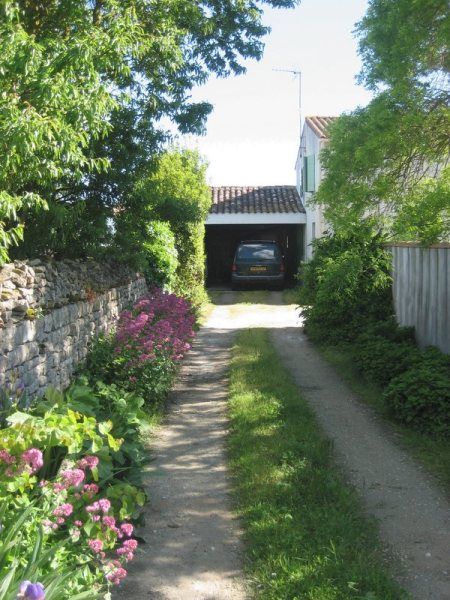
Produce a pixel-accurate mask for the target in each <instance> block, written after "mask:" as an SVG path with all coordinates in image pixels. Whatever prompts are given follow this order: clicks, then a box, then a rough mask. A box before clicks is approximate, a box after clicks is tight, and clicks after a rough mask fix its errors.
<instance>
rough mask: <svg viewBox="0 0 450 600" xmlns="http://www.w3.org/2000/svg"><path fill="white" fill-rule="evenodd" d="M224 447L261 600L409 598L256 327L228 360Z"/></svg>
mask: <svg viewBox="0 0 450 600" xmlns="http://www.w3.org/2000/svg"><path fill="white" fill-rule="evenodd" d="M230 419H231V427H230V436H229V454H230V461H231V466H232V470H233V474H234V479H235V486H234V490H235V492H234V494H235V502H236V507H237V510H238V513H239V515H240V517H241V519H242V523H243V526H244V530H245V538H246V544H245V547H246V564H247V575H248V577H249V578H250V580H251V581H252V582H253V584H254V586H253V589H254V592H255V597H257V598H261V599H267V600H269V599H270V600H346V599H356V598H358V599H365V600H376V599H378V600H394V599H400V598H406V597H407V596H406V594H405V593H404V592H402V591H401V590H400V588H399V587H398V586H397V584H396V583H394V582H393V580H392V579H391V577H390V575H389V573H388V569H387V566H386V559H385V558H384V557H383V553H382V551H381V547H380V544H379V542H378V540H377V530H376V526H375V524H374V522H373V521H371V520H369V519H368V518H367V517H366V516H365V515H364V513H363V510H362V507H361V504H360V500H359V499H358V497H357V495H356V493H355V491H354V490H353V489H352V488H350V487H348V486H347V485H346V484H345V483H344V481H343V477H342V475H341V473H340V472H339V470H338V468H337V467H336V465H335V464H334V462H333V458H332V447H331V443H330V442H329V440H328V439H327V438H326V437H325V436H324V435H323V433H322V431H321V429H320V428H319V426H318V424H317V423H316V421H315V418H314V416H313V414H312V412H311V410H310V409H309V407H308V404H307V403H306V401H305V400H304V399H303V398H302V397H301V396H300V394H299V392H298V389H297V387H296V385H295V384H294V382H293V381H292V379H291V377H290V375H289V374H288V373H287V371H286V370H285V369H284V367H283V366H282V365H281V363H280V360H279V358H278V356H277V354H276V352H275V351H274V349H273V348H272V346H271V344H270V340H269V337H268V333H267V332H266V331H264V330H260V329H251V330H248V331H243V332H241V333H240V334H239V335H238V337H237V339H236V344H235V346H234V349H233V359H232V364H231V369H230Z"/></svg>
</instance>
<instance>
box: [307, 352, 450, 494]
mask: <svg viewBox="0 0 450 600" xmlns="http://www.w3.org/2000/svg"><path fill="white" fill-rule="evenodd" d="M316 347H318V349H319V350H320V352H321V354H322V356H323V357H324V358H325V359H326V360H327V361H328V362H329V363H330V364H331V365H333V366H334V367H335V368H336V370H337V371H338V372H339V374H340V376H341V377H342V379H343V380H344V381H345V382H346V383H347V384H348V385H349V387H350V388H351V389H352V390H353V391H354V392H355V393H356V394H357V395H358V397H359V398H360V399H361V400H362V401H363V402H365V403H366V404H368V405H370V406H371V407H372V408H374V409H375V411H376V412H377V413H378V414H379V415H381V416H382V417H383V418H385V419H386V420H388V421H390V423H391V425H392V427H393V428H394V430H395V432H396V434H397V440H398V441H399V442H400V444H401V445H402V446H404V447H405V448H406V449H407V450H408V451H409V452H410V453H411V454H412V456H414V458H416V459H417V460H418V461H419V462H421V463H422V464H423V465H424V467H425V468H426V469H427V470H428V471H429V472H430V473H431V474H432V475H433V476H434V477H435V478H436V479H437V481H438V483H439V484H440V485H441V486H442V487H443V489H444V491H445V492H446V493H447V494H450V444H449V443H448V440H443V439H435V438H433V437H430V436H429V435H426V434H423V433H419V432H417V431H414V430H412V429H410V428H408V427H406V426H404V425H401V424H399V423H395V422H393V421H392V419H391V418H390V415H389V414H388V412H387V408H386V406H385V404H384V403H383V391H382V390H381V389H380V388H379V387H378V386H376V385H374V384H372V383H370V382H368V381H367V380H366V379H364V377H363V376H362V375H361V373H360V372H359V371H358V370H357V369H356V367H355V365H354V362H353V359H352V354H351V348H350V347H349V346H348V345H344V344H341V345H339V346H316Z"/></svg>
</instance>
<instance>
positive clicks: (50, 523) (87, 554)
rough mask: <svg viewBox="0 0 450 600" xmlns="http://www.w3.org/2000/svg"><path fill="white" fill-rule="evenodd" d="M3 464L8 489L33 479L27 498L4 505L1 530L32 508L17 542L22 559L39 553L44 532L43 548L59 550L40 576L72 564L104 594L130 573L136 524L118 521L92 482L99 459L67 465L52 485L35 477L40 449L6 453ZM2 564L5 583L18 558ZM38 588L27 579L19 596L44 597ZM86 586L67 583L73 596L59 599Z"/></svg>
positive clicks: (89, 457)
mask: <svg viewBox="0 0 450 600" xmlns="http://www.w3.org/2000/svg"><path fill="white" fill-rule="evenodd" d="M0 461H1V463H0V481H1V483H2V487H3V488H5V487H6V489H8V484H12V486H13V488H15V489H18V483H17V481H16V480H17V478H19V479H20V478H21V477H22V476H23V473H24V472H26V473H27V474H28V475H30V476H31V475H33V476H34V477H33V478H30V479H28V480H27V483H28V488H27V489H26V490H23V492H22V494H19V495H16V496H15V497H13V496H11V495H9V496H8V497H7V498H6V499H5V500H4V503H5V506H6V510H5V511H4V514H3V518H2V530H3V529H4V530H5V531H8V528H9V527H10V526H11V525H12V524H14V522H16V521H17V519H18V517H19V514H20V513H21V511H22V510H23V507H24V506H27V505H28V510H30V511H31V515H30V517H31V518H30V519H27V521H26V522H24V523H23V524H22V527H21V528H20V530H19V531H18V532H17V535H16V537H15V539H14V545H15V547H16V550H18V551H19V555H20V557H21V559H22V560H23V559H24V557H27V556H29V555H30V553H34V550H33V547H34V546H35V544H34V543H33V542H34V541H35V540H36V539H37V538H38V537H39V535H40V532H41V531H42V532H43V533H42V540H41V542H40V546H41V547H42V548H43V549H44V550H45V548H46V547H47V548H51V547H54V548H57V551H56V552H55V553H54V554H53V553H51V554H50V555H49V559H51V560H49V561H48V563H47V564H43V565H41V573H40V575H44V578H45V574H46V572H48V571H50V570H53V571H54V570H56V571H58V568H62V569H64V566H65V565H66V564H67V563H68V562H69V563H70V564H72V565H73V566H74V567H76V566H78V567H79V568H80V569H81V568H83V567H85V569H86V568H87V569H88V571H89V574H88V577H87V581H88V582H90V585H92V586H93V589H94V590H95V589H97V591H99V590H101V588H102V587H104V586H105V584H108V583H110V584H119V583H120V581H121V580H122V579H123V578H124V577H125V576H126V574H127V572H126V569H125V566H126V563H127V562H129V561H130V560H132V559H133V557H134V552H135V550H136V548H137V541H136V540H134V539H133V538H132V537H131V536H132V534H133V525H132V524H131V523H129V522H127V521H124V522H120V521H119V520H117V518H116V517H115V516H114V506H113V503H112V502H111V501H110V500H109V499H108V498H107V497H105V496H104V495H103V494H102V490H101V488H100V486H99V485H98V484H97V483H95V482H94V481H92V479H93V478H94V477H95V475H96V472H97V467H98V464H99V458H98V457H97V456H94V455H87V456H83V457H82V458H80V459H78V460H77V461H76V462H74V463H73V462H70V461H63V463H62V465H61V469H60V473H59V474H58V476H57V477H56V478H55V479H54V480H53V481H47V480H44V479H40V480H39V477H38V476H36V475H37V474H38V472H39V471H40V469H41V468H42V466H43V464H44V460H43V454H42V452H41V450H39V449H38V448H29V449H28V450H26V451H24V452H22V453H21V454H20V455H17V456H14V455H13V454H12V453H10V452H9V451H8V450H5V449H4V450H2V451H1V454H0ZM19 485H20V484H19ZM19 489H20V488H19ZM30 502H31V503H32V504H30ZM2 532H3V531H2ZM2 563H3V564H1V566H0V580H1V576H2V575H3V573H2V571H4V570H8V569H11V567H12V565H13V563H14V556H13V557H11V560H8V558H6V559H5V560H4V561H2ZM75 579H76V576H75ZM14 581H15V580H14ZM13 583H14V582H13ZM39 585H41V584H39ZM39 585H38V583H32V582H30V581H29V580H26V579H25V580H24V581H23V582H22V584H21V587H20V589H19V592H18V597H19V598H34V596H33V594H34V593H35V592H36V593H37V592H38V591H40V592H42V590H41V588H40V587H39ZM84 585H85V583H83V582H77V581H74V582H72V586H71V585H70V581H68V582H67V588H68V589H69V590H71V591H70V594H69V593H68V595H67V596H66V595H64V596H62V595H61V596H59V597H60V598H66V597H67V598H71V597H72V595H73V594H74V592H76V591H77V587H78V588H80V586H81V589H83V586H84ZM20 594H22V595H20ZM71 594H72V595H71ZM39 597H40V596H39ZM42 597H43V598H44V597H45V596H42ZM93 597H94V596H93Z"/></svg>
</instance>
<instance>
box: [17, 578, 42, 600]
mask: <svg viewBox="0 0 450 600" xmlns="http://www.w3.org/2000/svg"><path fill="white" fill-rule="evenodd" d="M17 600H45V589H44V586H43V585H42V583H31V581H22V583H21V584H20V586H19V593H18V594H17Z"/></svg>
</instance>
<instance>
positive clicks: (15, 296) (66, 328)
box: [0, 260, 147, 395]
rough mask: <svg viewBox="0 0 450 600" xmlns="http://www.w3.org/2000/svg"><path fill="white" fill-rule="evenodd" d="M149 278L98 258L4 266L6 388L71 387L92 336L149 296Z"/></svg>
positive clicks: (1, 377) (0, 329)
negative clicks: (147, 281)
mask: <svg viewBox="0 0 450 600" xmlns="http://www.w3.org/2000/svg"><path fill="white" fill-rule="evenodd" d="M146 291H147V286H146V283H145V280H144V279H143V278H142V277H141V276H140V275H139V274H136V273H133V272H131V271H130V270H128V269H127V268H125V267H123V266H121V265H116V264H113V263H104V264H100V263H96V262H93V261H83V262H82V261H69V260H66V261H60V262H56V261H47V262H44V261H40V260H32V261H26V262H14V263H11V264H8V265H5V266H4V267H3V268H2V269H0V388H1V387H2V386H5V385H6V386H9V385H18V384H20V385H22V384H23V385H24V386H25V389H26V391H27V392H28V393H29V394H32V395H34V394H38V395H40V394H42V393H43V392H44V390H45V389H46V387H47V386H49V385H53V386H56V387H58V388H65V387H67V385H68V384H69V383H70V378H71V376H72V374H73V372H74V370H75V367H76V366H77V364H78V363H79V362H80V361H82V360H83V359H84V358H85V356H86V353H87V348H88V345H89V342H90V340H91V339H92V338H93V337H95V336H97V335H99V334H100V333H101V332H102V331H107V330H109V329H110V328H111V326H112V325H113V324H114V322H115V320H116V317H117V315H118V314H119V312H120V311H121V310H123V309H124V308H125V307H127V306H128V305H130V304H131V303H132V302H134V301H135V300H137V299H138V298H140V297H141V296H143V295H144V294H145V293H146Z"/></svg>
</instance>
